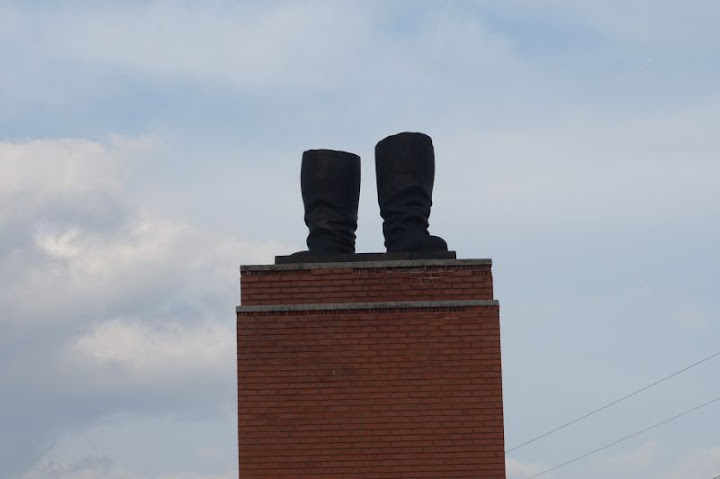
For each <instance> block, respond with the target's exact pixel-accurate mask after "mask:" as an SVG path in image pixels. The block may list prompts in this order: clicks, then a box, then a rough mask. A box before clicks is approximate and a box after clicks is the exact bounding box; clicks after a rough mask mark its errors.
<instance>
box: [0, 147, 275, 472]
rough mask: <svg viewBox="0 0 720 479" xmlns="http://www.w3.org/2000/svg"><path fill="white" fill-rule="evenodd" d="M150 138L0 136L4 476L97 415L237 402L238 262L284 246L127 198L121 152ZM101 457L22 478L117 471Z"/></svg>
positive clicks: (206, 410) (207, 408) (126, 166)
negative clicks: (10, 432) (8, 430)
mask: <svg viewBox="0 0 720 479" xmlns="http://www.w3.org/2000/svg"><path fill="white" fill-rule="evenodd" d="M151 146H152V145H148V144H147V142H146V141H145V140H142V139H140V140H137V141H135V140H133V139H117V138H116V139H113V140H111V141H109V142H107V143H99V142H94V141H88V140H36V141H25V142H15V143H0V161H1V162H2V167H3V171H4V173H7V176H5V175H3V177H2V178H3V180H2V183H0V196H2V198H3V200H4V202H3V206H4V207H5V210H4V211H5V212H6V213H7V214H5V215H3V217H2V221H0V243H2V244H5V245H7V247H5V248H2V249H1V250H0V278H2V280H3V288H2V291H0V307H1V308H2V309H3V312H4V314H3V315H2V317H0V349H1V350H2V351H3V355H2V357H0V381H2V383H3V389H5V388H8V389H7V390H8V391H9V393H8V394H4V395H3V397H2V398H0V401H2V408H0V409H1V410H2V411H5V413H3V412H0V420H2V422H3V423H4V424H8V425H10V426H8V427H15V426H12V425H13V424H15V425H17V426H18V427H20V426H19V425H20V424H22V428H23V432H22V436H21V437H20V436H18V437H15V438H12V439H11V438H8V439H7V441H10V442H7V441H6V440H5V439H0V450H1V451H2V452H0V475H3V474H5V475H8V474H10V473H11V472H17V470H21V469H22V468H23V467H27V464H28V461H35V460H36V459H37V457H36V455H37V454H40V453H41V452H42V450H43V447H47V444H48V441H52V440H53V439H55V438H57V437H61V436H64V435H66V434H68V432H69V431H72V430H74V429H76V428H81V427H83V425H86V424H88V423H92V422H93V421H96V420H98V419H100V418H103V417H107V416H110V415H113V414H118V413H122V412H136V413H138V414H153V413H154V412H157V411H158V410H159V409H158V408H161V410H162V411H163V412H167V413H171V412H176V413H178V414H181V413H183V412H188V411H202V413H201V414H203V415H211V416H212V415H217V414H222V415H223V417H224V416H225V414H226V409H227V405H228V404H231V403H233V399H232V394H229V395H228V394H227V391H232V390H233V383H234V380H233V371H234V350H235V346H234V344H235V340H234V337H235V332H234V306H235V305H236V304H237V303H238V302H239V288H238V286H239V285H238V280H239V272H238V265H239V264H241V263H255V262H267V261H269V260H270V259H271V258H272V256H273V255H274V254H279V253H282V252H284V251H286V250H287V247H286V246H283V245H280V244H276V243H275V244H273V243H267V244H266V243H249V242H243V241H241V240H239V239H237V238H233V237H231V236H228V235H223V234H219V233H216V232H213V231H207V230H202V229H200V228H197V227H194V226H193V225H191V224H188V223H187V222H185V221H181V220H178V219H176V218H172V217H167V216H163V215H161V214H159V213H158V212H157V211H154V210H153V208H152V206H151V205H148V204H144V203H143V198H142V197H138V196H134V197H133V196H130V195H128V194H127V193H126V188H127V187H128V177H129V173H132V168H133V167H135V166H136V165H137V163H134V162H132V161H130V157H131V155H133V154H134V153H137V152H138V151H139V150H138V149H140V151H144V150H146V149H147V148H148V147H151ZM123 172H125V173H128V174H125V173H123ZM9 411H13V413H12V415H9V414H10V413H9ZM38 411H45V412H43V413H39V412H38ZM52 411H55V412H54V413H53V412H52ZM225 427H228V428H231V427H232V426H231V425H226V426H225ZM231 436H232V435H231ZM6 442H7V443H6ZM212 446H213V443H212V442H209V443H207V447H212ZM100 466H101V464H98V463H93V464H91V465H88V466H87V467H85V468H84V469H77V470H76V469H72V468H70V469H68V468H67V467H60V466H57V467H55V466H53V467H54V469H52V468H51V469H42V470H39V472H38V471H35V472H33V473H32V474H35V476H29V477H33V478H34V477H45V476H47V477H52V478H53V479H54V478H58V479H76V478H77V479H81V478H82V479H84V478H85V477H93V478H98V477H103V479H104V478H105V477H107V478H108V479H116V478H118V479H120V478H122V479H125V477H126V475H124V474H125V473H124V472H120V471H116V470H114V469H108V470H107V471H100V470H99V469H98V467H100ZM43 471H44V472H43ZM48 471H49V472H48ZM53 471H54V472H53ZM101 472H102V474H104V475H101ZM43 474H45V476H43ZM127 477H133V476H127ZM198 477H202V476H198Z"/></svg>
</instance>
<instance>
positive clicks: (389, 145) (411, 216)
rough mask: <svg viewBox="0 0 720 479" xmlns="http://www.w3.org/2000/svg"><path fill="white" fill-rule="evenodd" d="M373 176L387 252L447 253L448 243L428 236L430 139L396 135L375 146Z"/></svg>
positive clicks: (432, 168)
mask: <svg viewBox="0 0 720 479" xmlns="http://www.w3.org/2000/svg"><path fill="white" fill-rule="evenodd" d="M375 174H376V175H377V191H378V203H379V204H380V216H382V218H383V220H384V221H383V234H384V235H385V247H386V248H387V251H388V253H397V252H417V251H447V250H448V247H447V243H445V240H443V239H442V238H440V237H437V236H431V235H430V234H429V233H428V218H429V216H430V208H431V207H432V190H433V184H434V182H435V152H434V150H433V144H432V139H431V138H430V137H429V136H427V135H425V134H423V133H408V132H405V133H398V134H397V135H392V136H388V137H387V138H385V139H384V140H382V141H380V142H379V143H378V144H377V145H376V146H375Z"/></svg>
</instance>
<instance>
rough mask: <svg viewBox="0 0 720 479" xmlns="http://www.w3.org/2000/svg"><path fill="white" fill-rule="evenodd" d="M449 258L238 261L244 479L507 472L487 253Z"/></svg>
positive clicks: (498, 476)
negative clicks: (250, 263)
mask: <svg viewBox="0 0 720 479" xmlns="http://www.w3.org/2000/svg"><path fill="white" fill-rule="evenodd" d="M443 254H444V255H445V257H442V258H440V259H437V257H438V254H430V255H425V256H423V254H417V253H415V254H406V253H386V254H354V255H339V256H336V259H340V261H335V260H334V259H332V257H330V260H332V261H333V262H305V263H295V264H283V257H278V260H277V261H276V264H275V265H259V266H242V267H241V300H242V305H241V306H238V308H237V348H238V349H237V351H238V426H239V430H238V439H239V456H240V479H256V478H258V479H259V478H293V479H300V478H316V479H320V478H328V479H329V478H334V479H335V478H336V479H352V478H357V479H360V478H362V479H374V478H378V479H381V478H382V479H394V478H436V479H446V478H467V479H471V478H472V479H505V459H504V456H505V454H504V434H503V402H502V374H501V356H500V325H499V306H498V303H497V301H495V300H494V299H493V286H492V273H491V261H490V260H482V259H480V260H458V259H454V256H455V254H454V253H443ZM449 255H451V257H448V256H449ZM440 256H442V255H440ZM286 258H287V257H286Z"/></svg>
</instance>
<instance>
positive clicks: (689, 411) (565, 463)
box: [527, 396, 720, 479]
mask: <svg viewBox="0 0 720 479" xmlns="http://www.w3.org/2000/svg"><path fill="white" fill-rule="evenodd" d="M718 401H720V396H718V397H716V398H715V399H712V400H710V401H708V402H706V403H703V404H701V405H699V406H695V407H694V408H692V409H688V410H687V411H684V412H681V413H680V414H677V415H675V416H673V417H671V418H669V419H665V420H664V421H661V422H659V423H657V424H654V425H652V426H650V427H647V428H645V429H643V430H642V431H638V432H635V433H632V434H628V435H627V436H624V437H622V438H620V439H618V440H616V441H613V442H611V443H608V444H605V445H604V446H601V447H598V448H597V449H593V450H592V451H588V452H586V453H583V454H580V455H579V456H575V457H574V458H572V459H570V460H568V461H565V462H563V463H562V464H558V465H557V466H554V467H551V468H550V469H547V470H545V471H542V472H539V473H537V474H535V475H533V476H530V477H528V478H527V479H534V478H536V477H540V476H542V475H545V474H547V473H548V472H552V471H556V470H558V469H560V468H561V467H565V466H567V465H568V464H572V463H573V462H577V461H579V460H580V459H585V458H586V457H588V456H592V455H593V454H597V453H598V452H601V451H604V450H605V449H609V448H611V447H612V446H615V445H617V444H620V443H621V442H624V441H627V440H628V439H632V438H634V437H637V436H639V435H641V434H644V433H646V432H648V431H651V430H653V429H655V428H657V427H660V426H662V425H664V424H667V423H669V422H671V421H674V420H676V419H679V418H681V417H683V416H686V415H688V414H690V413H692V412H695V411H698V410H700V409H702V408H704V407H707V406H709V405H710V404H713V403H715V402H718ZM713 479H720V476H718V477H716V478H713Z"/></svg>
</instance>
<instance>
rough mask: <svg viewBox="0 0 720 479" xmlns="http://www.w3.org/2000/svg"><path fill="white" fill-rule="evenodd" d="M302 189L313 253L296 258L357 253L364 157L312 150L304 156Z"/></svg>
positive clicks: (309, 247)
mask: <svg viewBox="0 0 720 479" xmlns="http://www.w3.org/2000/svg"><path fill="white" fill-rule="evenodd" d="M300 186H301V189H302V198H303V204H304V206H305V224H306V225H307V227H308V229H309V234H308V237H307V245H308V249H309V251H307V252H300V253H295V254H294V255H293V256H294V257H297V256H303V255H312V254H318V253H321V254H322V253H354V252H355V230H356V229H357V218H358V200H359V198H360V157H359V156H357V155H354V154H352V153H347V152H345V151H335V150H308V151H306V152H304V153H303V157H302V167H301V171H300Z"/></svg>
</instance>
